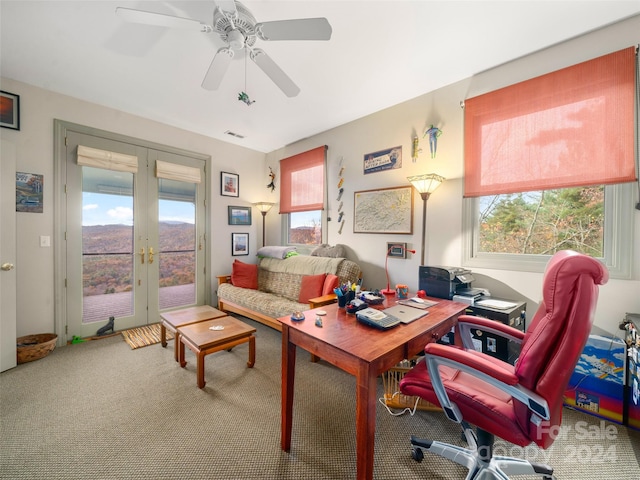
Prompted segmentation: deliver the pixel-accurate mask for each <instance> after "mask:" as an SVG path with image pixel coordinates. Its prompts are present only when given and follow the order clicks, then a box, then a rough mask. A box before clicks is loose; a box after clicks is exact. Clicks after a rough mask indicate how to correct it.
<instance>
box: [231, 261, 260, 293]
mask: <svg viewBox="0 0 640 480" xmlns="http://www.w3.org/2000/svg"><path fill="white" fill-rule="evenodd" d="M231 283H232V284H233V285H235V286H236V287H242V288H251V289H253V290H257V289H258V265H253V264H250V263H244V262H241V261H240V260H236V261H234V262H233V265H232V268H231Z"/></svg>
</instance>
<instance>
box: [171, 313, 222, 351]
mask: <svg viewBox="0 0 640 480" xmlns="http://www.w3.org/2000/svg"><path fill="white" fill-rule="evenodd" d="M226 316H227V314H226V313H225V312H221V311H220V310H218V309H217V308H213V307H211V306H209V305H201V306H199V307H189V308H183V309H180V310H173V311H172V312H164V313H161V314H160V319H161V322H160V343H161V344H162V346H163V347H166V346H167V330H169V331H170V332H171V333H173V335H174V341H173V358H174V359H175V361H176V362H177V361H178V350H179V345H180V333H178V328H180V327H183V326H185V325H190V324H192V323H198V322H202V321H204V320H210V319H212V318H219V317H226Z"/></svg>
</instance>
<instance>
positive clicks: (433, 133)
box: [422, 125, 442, 158]
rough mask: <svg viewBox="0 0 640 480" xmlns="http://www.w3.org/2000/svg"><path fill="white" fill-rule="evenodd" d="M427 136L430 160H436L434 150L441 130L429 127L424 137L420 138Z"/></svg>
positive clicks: (436, 147)
mask: <svg viewBox="0 0 640 480" xmlns="http://www.w3.org/2000/svg"><path fill="white" fill-rule="evenodd" d="M427 135H428V136H429V150H430V151H431V158H436V150H437V149H438V137H439V136H440V135H442V130H440V129H439V128H438V127H434V126H433V125H431V127H429V128H428V129H427V130H425V132H424V136H423V137H422V138H424V137H426V136H427Z"/></svg>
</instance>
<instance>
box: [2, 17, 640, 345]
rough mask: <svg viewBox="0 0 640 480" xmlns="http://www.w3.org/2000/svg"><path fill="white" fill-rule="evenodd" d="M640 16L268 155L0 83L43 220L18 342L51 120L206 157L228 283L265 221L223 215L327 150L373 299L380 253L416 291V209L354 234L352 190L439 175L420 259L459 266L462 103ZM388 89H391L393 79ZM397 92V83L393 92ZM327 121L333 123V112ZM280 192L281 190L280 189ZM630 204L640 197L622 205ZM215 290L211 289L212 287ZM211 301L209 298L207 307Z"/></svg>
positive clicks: (47, 309) (49, 296)
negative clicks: (383, 166)
mask: <svg viewBox="0 0 640 480" xmlns="http://www.w3.org/2000/svg"><path fill="white" fill-rule="evenodd" d="M638 31H640V17H634V18H632V19H629V20H627V21H625V22H621V23H620V24H617V25H614V26H611V27H608V28H607V29H604V30H601V31H598V32H594V33H592V34H590V35H587V36H585V37H582V38H578V39H575V40H573V41H571V42H567V43H565V44H562V45H560V46H557V47H553V48H550V49H547V50H545V51H542V52H539V53H537V54H534V55H531V56H529V57H526V58H523V59H520V60H518V61H515V62H511V63H509V64H506V65H502V66H500V67H497V68H496V69H494V70H491V71H487V72H485V73H482V74H480V75H477V76H475V77H473V78H470V79H467V80H465V81H462V82H458V83H456V84H453V85H450V86H448V87H445V88H442V89H439V90H437V91H434V92H431V93H427V94H425V95H423V96H421V97H418V98H416V99H413V100H411V101H408V102H405V103H402V104H400V105H397V106H395V107H392V108H389V109H387V110H384V111H381V112H378V113H376V114H373V115H370V116H367V117H365V118H362V119H360V120H357V121H354V122H351V123H349V124H346V125H343V126H340V127H338V128H335V129H332V130H329V131H327V132H323V133H321V134H318V135H316V136H313V137H311V138H308V139H305V140H303V141H300V142H298V143H296V144H293V145H290V146H288V147H285V148H282V149H280V150H277V151H275V152H272V153H270V154H268V155H267V156H266V158H265V155H264V154H262V153H259V152H255V151H251V150H248V149H244V148H241V147H237V146H234V145H231V144H227V143H224V142H220V141H217V140H214V139H211V138H207V137H204V136H201V135H196V134H193V133H190V132H186V131H183V130H179V129H176V128H173V127H169V126H167V125H163V124H159V123H156V122H152V121H149V120H146V119H143V118H139V117H134V116H131V115H127V114H124V113H122V112H119V111H115V110H112V109H108V108H105V107H102V106H99V105H94V104H90V103H87V102H83V101H79V100H77V99H74V98H71V97H67V96H63V95H58V94H56V93H53V92H50V91H46V90H42V89H39V88H35V87H32V86H29V85H26V84H23V83H20V82H16V81H13V80H10V79H6V78H2V79H0V81H1V87H2V89H3V90H7V91H9V92H12V93H16V94H18V95H20V104H21V130H20V131H13V130H8V129H0V136H1V137H2V139H3V140H6V141H7V142H9V143H10V144H11V145H12V146H13V148H15V152H16V163H17V169H18V170H19V171H25V172H30V173H39V174H43V175H44V182H45V183H44V203H45V205H44V213H42V214H30V213H18V214H17V217H18V218H17V225H16V227H17V236H18V252H17V253H18V258H17V262H16V263H17V265H16V266H17V283H18V285H17V289H18V312H17V313H18V325H17V335H18V336H21V335H27V334H32V333H42V332H49V331H53V326H54V302H55V299H54V288H53V278H54V276H53V265H54V261H53V251H54V248H41V247H40V246H39V237H40V236H41V235H48V236H50V237H51V238H52V241H56V240H55V239H54V229H53V222H54V216H53V212H54V206H53V198H54V196H53V188H54V186H55V185H54V184H53V171H54V168H53V119H55V118H58V119H61V120H66V121H69V122H73V123H78V124H82V125H87V126H90V127H94V128H98V129H102V130H107V131H111V132H116V133H121V134H124V135H128V136H132V137H138V138H141V139H144V140H148V141H152V142H157V143H160V144H164V145H170V146H173V147H177V148H183V149H186V150H191V151H194V152H198V153H204V154H208V155H211V157H212V162H211V165H210V166H209V175H210V176H211V178H212V187H211V198H210V201H211V205H212V211H211V215H212V235H211V237H212V238H211V244H212V252H213V253H212V255H211V259H210V265H209V266H210V268H209V270H208V271H209V272H210V274H211V275H212V276H215V275H219V274H224V273H229V271H230V264H231V262H232V260H233V257H231V252H230V250H231V247H230V242H231V232H232V231H241V232H247V231H248V232H249V233H250V237H251V246H250V249H251V250H250V252H251V254H250V256H249V257H242V258H243V259H245V260H246V261H254V259H255V257H254V256H253V253H254V252H255V251H256V247H257V246H259V245H260V244H261V235H262V233H261V228H262V223H261V217H260V215H259V214H258V212H256V211H255V210H254V211H253V215H254V221H253V225H252V226H251V227H230V226H228V225H227V206H228V205H249V204H250V203H252V202H255V201H258V200H266V201H274V202H277V201H278V190H276V191H275V192H273V193H272V192H270V191H269V190H268V189H267V188H266V185H267V183H268V182H269V179H268V177H267V173H268V166H271V167H272V168H273V169H274V171H276V172H277V171H278V161H279V160H280V159H281V158H283V157H287V156H289V155H293V154H296V153H299V152H302V151H305V150H308V149H311V148H314V147H317V146H319V145H323V144H326V145H328V146H329V150H328V159H329V165H328V167H329V168H328V186H329V195H328V198H329V213H330V215H331V217H332V218H333V221H332V222H330V224H329V230H328V235H329V243H331V244H336V243H342V244H346V245H347V246H348V247H349V251H350V256H351V257H353V258H354V259H356V260H358V261H359V262H360V263H361V265H362V267H363V271H364V279H365V284H366V286H368V287H372V288H382V287H384V286H386V279H385V276H384V259H385V254H386V242H388V241H398V242H407V243H408V247H409V248H415V249H417V250H418V253H417V254H416V255H410V258H408V259H407V260H397V259H392V260H390V261H389V271H390V276H391V282H392V283H397V282H404V283H407V284H409V286H410V287H411V288H412V289H415V288H416V287H417V271H418V266H419V263H420V252H419V250H420V244H421V227H422V203H421V199H420V197H419V196H414V202H415V203H414V205H415V210H414V233H413V234H412V235H380V234H377V235H365V234H354V233H353V193H354V191H358V190H368V189H373V188H384V187H392V186H401V185H407V184H408V182H407V180H406V177H407V176H409V175H414V174H418V173H426V172H436V173H439V174H441V175H443V176H444V177H446V178H447V181H446V182H445V183H444V184H443V185H442V186H441V187H440V188H439V189H438V190H437V191H436V192H435V193H434V194H433V195H432V196H431V199H430V200H429V203H428V212H427V242H428V247H427V255H426V262H425V263H427V264H431V265H454V266H459V265H460V264H461V258H462V257H461V248H462V247H461V238H460V236H461V229H462V225H461V209H462V175H463V166H462V125H463V112H462V109H461V108H460V101H461V100H464V99H465V98H467V97H469V96H473V95H477V94H479V93H483V92H485V91H488V90H493V89H496V88H499V87H501V86H504V85H508V84H511V83H515V82H518V81H521V80H524V79H526V78H530V77H533V76H536V75H540V74H543V73H546V72H548V71H552V70H556V69H558V68H562V67H565V66H567V65H570V64H574V63H578V62H581V61H584V60H587V59H589V58H593V57H596V56H598V55H602V54H605V53H609V52H611V51H615V50H618V49H620V48H624V47H627V46H629V45H634V44H636V43H637V42H638V35H637V32H638ZM391 80H392V79H391ZM389 88H393V82H392V81H390V82H389ZM327 114H329V115H330V114H331V112H328V113H327ZM430 124H435V125H437V126H439V127H440V128H441V129H442V130H443V134H442V136H441V137H440V139H439V141H438V152H437V156H436V158H435V159H431V158H430V157H429V154H428V144H427V142H426V141H422V142H421V145H422V148H423V152H422V154H421V155H420V157H419V159H418V161H417V162H416V163H412V162H411V139H412V137H413V136H414V135H415V134H417V135H418V136H419V137H420V138H421V139H422V134H423V132H424V130H425V129H426V128H428V127H429V125H430ZM397 145H402V148H403V162H402V163H403V165H402V168H401V169H398V170H393V171H387V172H379V173H374V174H369V175H363V172H362V166H363V156H364V155H365V154H366V153H370V152H374V151H377V150H380V149H384V148H388V147H394V146H397ZM340 157H343V158H344V162H345V166H346V169H345V174H344V177H345V184H344V188H345V193H344V195H343V198H342V200H343V201H344V210H345V212H346V217H345V218H346V224H345V227H344V229H343V230H342V234H338V227H339V226H338V224H337V217H338V213H337V202H336V200H335V198H336V196H337V181H338V180H337V175H338V167H337V162H338V159H339V158H340ZM221 170H223V171H227V172H232V173H238V174H239V175H240V198H238V199H235V198H231V197H222V196H220V185H219V178H220V171H221ZM277 183H279V182H277ZM629 201H630V202H633V203H634V204H635V202H636V201H637V198H631V199H629ZM266 220H267V229H268V231H267V243H268V244H277V243H279V242H280V238H281V236H280V217H279V215H278V214H277V206H276V207H275V208H274V209H273V210H272V211H271V212H269V214H268V215H267V217H266ZM639 239H640V212H637V211H636V212H634V260H633V272H634V273H633V275H634V277H633V278H634V280H611V281H610V282H609V283H608V284H607V285H606V286H604V287H603V288H602V289H601V295H600V302H599V305H598V310H597V314H596V323H597V324H598V325H599V326H601V327H603V328H605V329H606V330H609V331H611V332H614V331H615V329H616V328H617V324H618V322H619V321H620V320H621V318H622V316H623V315H624V313H625V312H640V281H639V278H640V241H639ZM474 273H476V276H477V278H480V279H482V282H483V285H487V286H489V287H490V288H491V289H492V291H493V293H494V294H496V293H497V294H504V295H511V296H519V297H522V298H525V299H527V300H529V301H530V304H529V310H530V311H531V310H532V308H533V307H534V306H535V305H533V303H532V302H535V301H537V300H538V299H539V295H540V284H541V275H540V274H533V273H522V272H513V271H498V270H495V271H494V270H475V271H474ZM213 283H214V288H215V282H213ZM212 299H213V300H214V301H215V297H212Z"/></svg>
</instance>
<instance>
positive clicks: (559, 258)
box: [400, 250, 609, 480]
mask: <svg viewBox="0 0 640 480" xmlns="http://www.w3.org/2000/svg"><path fill="white" fill-rule="evenodd" d="M608 277H609V274H608V271H607V269H606V268H605V267H604V266H603V265H602V264H601V263H600V262H598V261H597V260H595V259H593V258H591V257H588V256H586V255H582V254H579V253H576V252H573V251H570V250H564V251H561V252H558V253H556V254H555V255H554V256H553V257H552V258H551V259H550V261H549V263H548V265H547V268H546V271H545V274H544V279H543V299H542V302H541V303H540V308H539V309H538V311H537V312H536V314H535V315H534V317H533V320H532V322H531V324H530V326H529V328H528V329H527V332H526V333H523V332H521V331H519V330H516V329H514V328H511V327H509V326H507V325H503V324H501V323H499V322H496V321H493V320H487V319H483V318H478V317H473V316H469V315H463V316H461V317H460V318H459V320H458V327H457V331H456V335H460V338H461V339H462V343H463V348H460V347H455V346H449V345H441V344H436V343H430V344H428V345H427V346H426V347H425V353H426V355H425V360H424V361H421V362H419V363H418V364H417V365H416V366H415V367H414V368H413V369H412V370H410V371H409V372H408V373H407V374H406V375H405V376H404V378H403V379H402V380H401V382H400V391H401V392H402V393H403V394H405V395H411V396H419V397H421V398H424V399H425V400H427V401H429V402H432V403H437V404H440V405H441V406H442V408H443V410H444V412H445V414H446V415H447V417H448V418H449V419H450V420H452V421H454V422H456V423H459V424H460V425H461V426H462V429H463V432H464V436H465V438H466V440H467V443H468V447H469V448H463V447H460V446H456V445H449V444H445V443H440V442H437V441H434V440H421V439H418V438H416V437H414V436H412V437H411V445H412V447H413V458H414V459H415V460H417V461H421V460H422V457H423V452H422V449H424V450H428V451H430V452H432V453H435V454H438V455H441V456H443V457H445V458H448V459H450V460H453V461H454V462H456V463H459V464H460V465H463V466H465V467H467V468H468V469H469V474H468V475H467V480H470V479H481V478H482V479H485V478H499V479H508V478H509V477H508V476H507V475H524V474H529V475H539V476H541V477H543V478H545V479H553V478H554V477H553V469H552V468H551V467H549V466H547V465H541V464H534V463H530V462H527V461H525V460H522V459H518V458H510V457H499V456H494V455H493V453H492V450H493V442H494V436H498V437H500V438H502V439H504V440H506V441H508V442H511V443H514V444H516V445H519V446H522V447H524V446H526V445H529V444H531V443H536V444H537V445H539V446H540V447H542V448H548V447H549V446H550V445H551V444H552V443H553V441H554V433H555V434H557V432H558V430H557V427H558V426H559V425H560V424H561V420H562V403H563V394H564V391H565V389H566V387H567V383H568V382H569V377H571V374H572V373H573V370H574V368H575V366H576V363H577V362H578V358H579V357H580V354H581V353H582V349H583V348H584V345H585V343H586V342H587V338H588V336H589V333H590V331H591V325H592V323H593V313H594V311H595V306H596V300H597V297H598V285H603V284H605V283H606V282H607V280H608ZM473 328H481V329H482V330H484V331H489V332H492V333H494V334H497V335H501V336H504V337H506V338H509V339H510V340H513V341H517V342H519V343H521V352H520V356H519V357H518V360H517V361H516V362H515V365H510V364H508V363H506V362H502V361H500V360H498V359H496V358H493V357H490V356H488V355H485V354H483V353H480V352H477V351H475V350H474V349H473V343H472V341H471V335H470V330H471V329H473ZM470 425H475V426H476V427H477V435H476V433H474V431H473V429H472V427H471V426H470Z"/></svg>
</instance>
